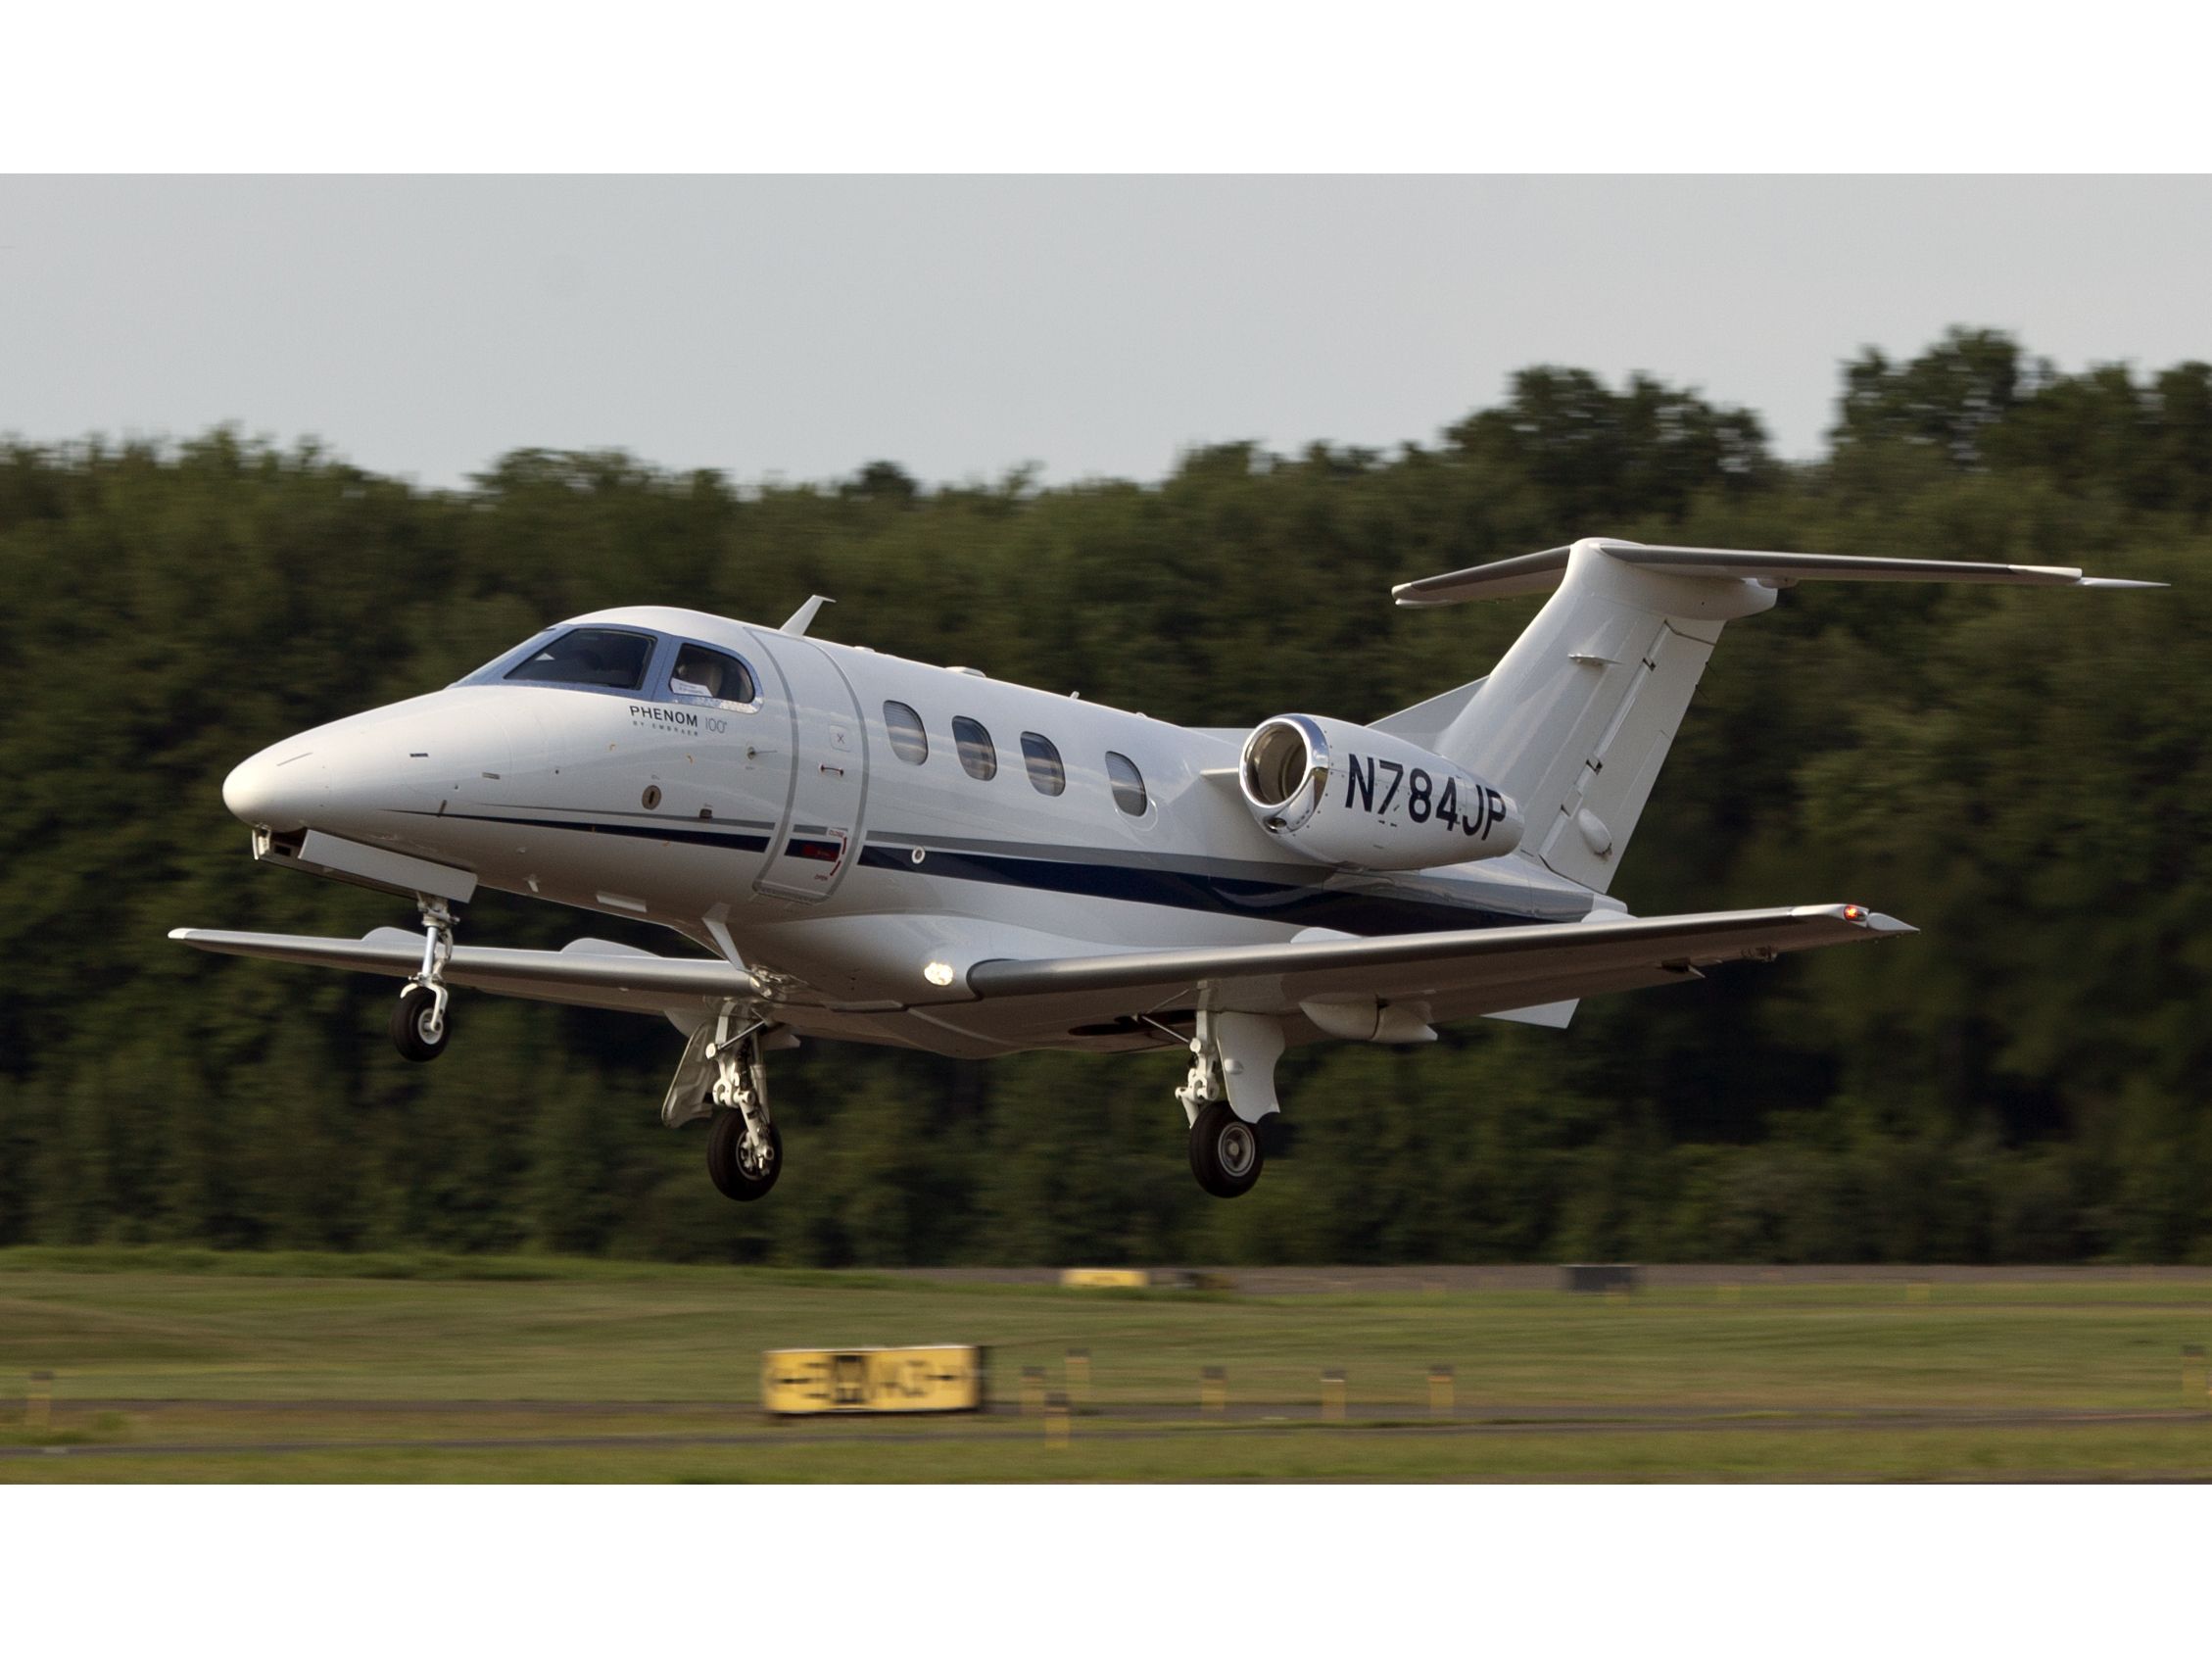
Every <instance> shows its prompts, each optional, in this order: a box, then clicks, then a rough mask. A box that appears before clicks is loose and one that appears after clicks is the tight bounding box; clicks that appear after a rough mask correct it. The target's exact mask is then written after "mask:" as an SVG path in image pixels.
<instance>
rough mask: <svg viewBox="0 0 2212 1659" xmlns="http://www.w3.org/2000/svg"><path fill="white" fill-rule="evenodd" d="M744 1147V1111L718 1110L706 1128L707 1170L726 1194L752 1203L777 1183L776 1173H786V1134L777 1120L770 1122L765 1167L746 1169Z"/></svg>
mask: <svg viewBox="0 0 2212 1659" xmlns="http://www.w3.org/2000/svg"><path fill="white" fill-rule="evenodd" d="M783 1172H784V1137H783V1135H782V1133H781V1132H780V1131H779V1130H778V1129H777V1128H776V1126H775V1125H774V1124H772V1123H771V1124H770V1125H769V1126H768V1167H767V1168H766V1169H765V1170H751V1169H747V1168H746V1167H745V1113H743V1112H741V1111H736V1110H725V1111H718V1112H716V1113H715V1114H714V1121H713V1123H712V1124H710V1125H708V1127H707V1131H706V1173H707V1174H708V1175H709V1176H710V1177H712V1178H713V1181H714V1186H715V1190H716V1191H717V1192H719V1193H720V1194H721V1195H723V1196H724V1197H725V1198H735V1199H737V1201H738V1202H739V1203H741V1204H749V1203H751V1202H752V1201H753V1199H755V1198H764V1197H766V1196H767V1195H768V1189H769V1188H771V1187H773V1186H775V1185H776V1177H777V1176H779V1175H781V1174H783Z"/></svg>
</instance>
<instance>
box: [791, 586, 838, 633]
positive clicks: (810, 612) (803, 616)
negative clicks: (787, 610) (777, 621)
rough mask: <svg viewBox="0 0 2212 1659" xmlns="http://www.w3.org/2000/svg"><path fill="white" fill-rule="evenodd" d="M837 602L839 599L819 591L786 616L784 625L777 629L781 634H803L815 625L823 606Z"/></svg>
mask: <svg viewBox="0 0 2212 1659" xmlns="http://www.w3.org/2000/svg"><path fill="white" fill-rule="evenodd" d="M835 604H837V601H836V600H834V599H832V598H831V597H830V596H829V595H828V594H819V593H818V594H816V595H814V597H813V598H811V599H809V600H808V601H807V602H806V603H805V604H804V605H802V606H800V607H799V608H798V609H797V610H794V611H793V612H792V613H791V614H790V615H789V616H786V617H785V618H784V625H783V626H782V627H780V628H778V629H777V630H776V631H777V632H778V633H779V634H803V633H805V632H806V630H807V629H808V628H810V627H812V626H813V625H814V617H815V614H816V613H817V612H818V611H820V610H821V609H822V607H823V606H825V605H835Z"/></svg>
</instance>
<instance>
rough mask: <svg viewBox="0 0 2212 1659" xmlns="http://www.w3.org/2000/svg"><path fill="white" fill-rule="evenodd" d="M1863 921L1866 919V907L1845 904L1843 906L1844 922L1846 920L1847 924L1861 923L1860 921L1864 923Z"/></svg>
mask: <svg viewBox="0 0 2212 1659" xmlns="http://www.w3.org/2000/svg"><path fill="white" fill-rule="evenodd" d="M1865 919H1866V906H1865V905H1863V904H1846V905H1845V906H1844V920H1846V921H1847V922H1862V921H1864V920H1865Z"/></svg>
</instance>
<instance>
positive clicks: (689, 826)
mask: <svg viewBox="0 0 2212 1659" xmlns="http://www.w3.org/2000/svg"><path fill="white" fill-rule="evenodd" d="M412 815H413V816H415V817H418V818H441V817H442V818H459V819H461V820H462V821H463V822H466V823H472V824H513V825H515V826H516V827H517V828H521V829H557V830H574V831H576V832H577V833H578V834H579V835H626V836H633V837H635V838H637V839H639V840H641V841H682V842H695V843H697V845H699V846H701V847H727V848H729V849H730V850H731V851H732V852H736V853H765V852H767V851H768V838H767V837H766V836H764V835H748V834H746V833H745V831H743V830H718V829H702V828H700V827H699V826H698V825H697V824H695V823H667V824H609V823H578V822H576V821H575V820H574V819H570V818H516V817H508V816H505V815H504V814H501V813H496V812H416V813H414V814H412Z"/></svg>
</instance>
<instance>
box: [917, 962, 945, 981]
mask: <svg viewBox="0 0 2212 1659" xmlns="http://www.w3.org/2000/svg"><path fill="white" fill-rule="evenodd" d="M922 977H923V978H924V979H926V980H928V981H929V982H930V983H931V984H932V985H950V984H951V983H952V964H951V963H950V962H932V963H930V964H929V965H928V966H927V967H925V968H924V969H923V970H922Z"/></svg>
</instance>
